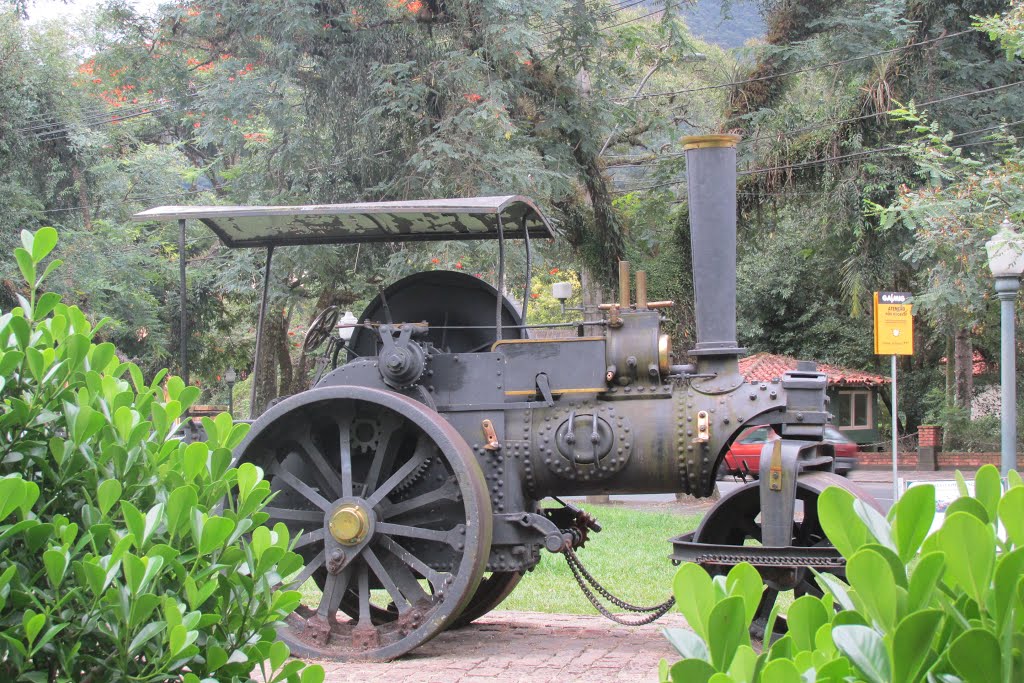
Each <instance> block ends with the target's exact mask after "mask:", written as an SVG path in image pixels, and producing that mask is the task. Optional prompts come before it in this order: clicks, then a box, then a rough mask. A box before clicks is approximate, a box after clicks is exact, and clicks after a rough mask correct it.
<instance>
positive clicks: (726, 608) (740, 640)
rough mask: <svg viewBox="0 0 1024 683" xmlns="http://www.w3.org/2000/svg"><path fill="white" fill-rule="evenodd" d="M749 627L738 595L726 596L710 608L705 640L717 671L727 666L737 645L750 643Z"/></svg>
mask: <svg viewBox="0 0 1024 683" xmlns="http://www.w3.org/2000/svg"><path fill="white" fill-rule="evenodd" d="M749 627H750V624H749V623H747V621H746V607H745V605H744V602H743V598H741V597H740V596H738V595H733V596H730V597H727V598H725V599H723V600H721V601H719V602H718V604H716V605H715V606H714V607H713V608H712V610H711V614H710V615H708V639H707V640H708V650H709V651H710V653H711V663H712V664H713V665H714V667H715V669H716V670H717V671H725V670H726V669H728V668H729V665H730V664H731V663H732V658H733V656H734V655H735V654H736V649H737V648H738V647H739V646H741V645H750V631H749Z"/></svg>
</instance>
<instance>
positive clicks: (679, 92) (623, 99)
mask: <svg viewBox="0 0 1024 683" xmlns="http://www.w3.org/2000/svg"><path fill="white" fill-rule="evenodd" d="M974 32H975V30H974V29H966V30H963V31H957V32H956V33H949V34H946V35H944V36H937V37H935V38H928V39H927V40H921V41H918V42H916V43H910V44H909V45H902V46H900V47H894V48H891V49H889V50H881V51H879V52H872V53H869V54H865V55H860V56H857V57H848V58H846V59H840V60H838V61H835V62H829V63H828V64H818V65H813V66H805V67H802V68H799V69H793V70H791V71H784V72H782V73H778V74H768V75H766V76H757V77H755V78H747V79H745V80H742V81H731V82H729V83H716V84H714V85H705V86H701V87H699V88H686V89H683V90H668V91H665V92H653V93H647V94H646V95H636V96H633V97H617V98H614V99H613V100H612V101H613V102H627V101H630V100H648V99H651V98H654V97H671V96H673V95H686V94H689V93H696V92H705V91H708V90H718V89H721V88H732V87H735V86H737V85H746V84H747V83H757V82H760V81H767V80H772V79H775V78H783V77H785V76H793V75H795V74H801V73H806V72H808V71H818V70H820V69H829V68H832V67H834V66H842V65H844V64H850V63H852V62H858V61H861V60H863V59H871V58H872V57H880V56H882V55H887V54H892V53H894V52H899V51H901V50H909V49H910V48H913V47H919V46H921V45H928V44H929V43H935V42H938V41H941V40H948V39H949V38H956V37H958V36H962V35H965V34H967V33H974Z"/></svg>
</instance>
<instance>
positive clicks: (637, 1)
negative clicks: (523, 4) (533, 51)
mask: <svg viewBox="0 0 1024 683" xmlns="http://www.w3.org/2000/svg"><path fill="white" fill-rule="evenodd" d="M646 2H647V0H622V2H620V3H619V4H618V5H614V6H612V7H611V8H610V10H609V11H608V13H607V16H605V17H604V18H605V19H608V18H610V17H611V16H612V15H615V14H618V13H619V12H624V11H626V10H628V9H632V8H633V7H636V6H637V5H643V4H644V3H646ZM664 9H668V5H666V7H665V8H664ZM661 11H664V10H656V11H654V12H651V13H650V14H645V15H643V16H641V17H636V18H634V19H627V20H626V21H623V22H620V23H618V24H614V25H612V26H604V27H602V28H599V29H598V31H605V30H607V29H610V28H615V27H616V26H622V25H623V24H628V23H630V22H633V21H639V20H640V19H644V18H645V17H649V16H653V15H655V14H658V12H661ZM560 32H561V28H556V29H552V30H550V31H544V32H543V33H541V35H542V36H544V37H545V38H547V37H550V36H553V35H555V34H557V33H560Z"/></svg>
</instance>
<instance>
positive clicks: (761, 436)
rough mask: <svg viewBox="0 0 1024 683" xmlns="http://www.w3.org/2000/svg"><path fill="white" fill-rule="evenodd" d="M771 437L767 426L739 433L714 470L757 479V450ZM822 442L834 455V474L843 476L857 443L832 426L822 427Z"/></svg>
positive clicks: (772, 432) (854, 458)
mask: <svg viewBox="0 0 1024 683" xmlns="http://www.w3.org/2000/svg"><path fill="white" fill-rule="evenodd" d="M773 436H775V430H773V429H772V428H771V427H770V426H768V425H757V426H755V427H748V428H747V429H744V430H743V431H742V432H740V435H739V436H737V437H736V440H735V441H733V443H732V446H731V447H730V448H729V451H728V452H727V453H726V454H725V460H724V461H723V462H722V464H721V465H720V466H719V468H718V473H719V475H720V476H724V475H729V474H731V475H733V476H737V477H744V478H746V477H752V478H754V479H756V478H757V473H758V471H759V469H760V467H761V449H762V448H763V447H764V444H765V442H766V441H768V439H769V438H771V437H773ZM822 441H824V442H825V443H829V444H832V447H833V448H834V449H835V455H836V467H835V470H836V473H837V474H842V475H843V476H845V475H846V474H847V473H849V471H850V470H852V469H853V468H854V467H856V466H857V444H856V443H855V442H854V441H851V440H850V439H849V438H847V436H846V435H845V434H843V433H842V432H840V431H839V430H838V429H836V428H835V427H833V426H832V425H825V438H824V439H822Z"/></svg>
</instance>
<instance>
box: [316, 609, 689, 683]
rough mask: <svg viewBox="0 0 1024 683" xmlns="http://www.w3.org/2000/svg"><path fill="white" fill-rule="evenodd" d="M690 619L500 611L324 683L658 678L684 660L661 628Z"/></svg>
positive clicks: (339, 670)
mask: <svg viewBox="0 0 1024 683" xmlns="http://www.w3.org/2000/svg"><path fill="white" fill-rule="evenodd" d="M685 625H686V621H685V620H684V619H683V617H682V615H680V614H679V613H678V612H671V613H669V614H668V615H667V616H665V617H662V618H661V619H659V620H658V621H657V622H655V623H654V624H650V625H647V626H639V627H635V628H631V627H627V626H620V625H618V624H615V623H612V622H610V621H608V620H607V619H605V618H604V617H600V616H577V615H569V614H541V613H538V612H503V611H497V612H491V613H490V614H488V615H487V616H485V617H483V618H481V619H480V620H479V621H477V622H476V623H474V624H472V625H470V626H468V627H466V628H464V629H460V630H458V631H448V632H445V633H442V634H441V635H439V636H437V637H436V638H434V639H433V640H431V641H430V642H429V643H427V644H426V645H423V646H421V647H419V648H418V649H416V650H414V651H413V652H412V653H410V654H408V655H406V656H405V657H404V658H402V659H399V660H396V661H394V662H390V663H387V664H336V663H331V662H328V663H324V670H325V671H326V672H327V678H326V683H344V682H348V681H352V682H353V683H356V682H358V683H371V682H376V681H387V682H388V683H413V682H415V683H478V682H479V683H482V682H483V681H489V682H493V681H501V682H502V683H505V682H508V683H516V682H519V681H522V682H523V683H526V682H527V681H528V682H529V683H547V682H549V681H551V682H554V681H558V682H559V683H567V682H571V681H587V683H609V682H611V681H631V682H639V681H656V680H657V678H658V661H659V660H661V659H662V658H666V659H668V660H669V661H671V662H674V661H676V660H678V659H679V655H678V654H677V653H676V651H675V650H674V649H673V648H672V646H671V645H669V644H668V641H667V640H665V637H664V636H663V635H662V633H661V629H662V628H664V627H665V626H685Z"/></svg>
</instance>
